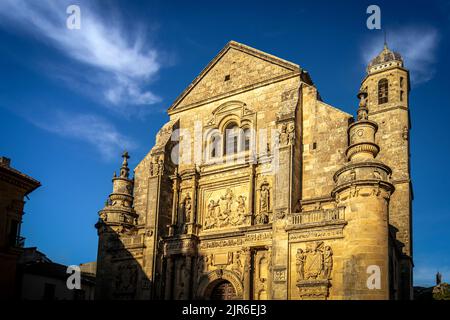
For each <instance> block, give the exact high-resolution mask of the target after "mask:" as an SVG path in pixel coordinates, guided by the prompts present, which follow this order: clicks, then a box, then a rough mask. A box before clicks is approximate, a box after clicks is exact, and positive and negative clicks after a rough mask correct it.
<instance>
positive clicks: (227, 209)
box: [220, 189, 234, 212]
mask: <svg viewBox="0 0 450 320" xmlns="http://www.w3.org/2000/svg"><path fill="white" fill-rule="evenodd" d="M233 198H234V194H233V191H232V190H231V189H227V192H226V193H225V195H224V196H222V197H220V199H222V200H225V212H231V205H232V204H233Z"/></svg>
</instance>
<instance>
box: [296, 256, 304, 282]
mask: <svg viewBox="0 0 450 320" xmlns="http://www.w3.org/2000/svg"><path fill="white" fill-rule="evenodd" d="M305 260H306V255H305V253H304V252H303V250H302V249H297V255H296V264H295V265H296V266H297V280H303V279H304V277H305Z"/></svg>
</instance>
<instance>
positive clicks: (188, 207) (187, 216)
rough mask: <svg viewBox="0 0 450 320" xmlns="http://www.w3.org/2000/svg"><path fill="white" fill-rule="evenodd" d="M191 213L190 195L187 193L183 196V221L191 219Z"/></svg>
mask: <svg viewBox="0 0 450 320" xmlns="http://www.w3.org/2000/svg"><path fill="white" fill-rule="evenodd" d="M191 213H192V200H191V195H190V194H189V193H188V194H187V195H186V198H184V219H185V220H184V221H185V222H189V221H190V220H191Z"/></svg>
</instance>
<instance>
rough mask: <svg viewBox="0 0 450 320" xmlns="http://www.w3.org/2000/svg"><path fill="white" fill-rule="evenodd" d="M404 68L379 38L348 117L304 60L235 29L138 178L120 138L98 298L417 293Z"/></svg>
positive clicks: (102, 231) (174, 110) (172, 112)
mask: <svg viewBox="0 0 450 320" xmlns="http://www.w3.org/2000/svg"><path fill="white" fill-rule="evenodd" d="M408 79H409V78H408V72H407V70H406V69H404V68H403V62H402V60H401V57H400V56H399V55H398V54H396V53H394V52H392V51H390V50H389V49H388V48H387V47H386V48H385V49H384V50H383V51H382V52H381V53H380V55H379V56H378V57H376V58H375V59H374V60H373V61H372V63H371V64H370V65H369V67H368V74H367V77H366V78H365V79H364V81H363V82H362V85H361V88H360V92H359V94H358V98H359V99H360V102H359V108H358V112H357V118H356V119H354V118H353V117H352V116H351V115H350V114H347V113H345V112H343V111H340V110H338V109H336V108H334V107H332V106H330V105H328V104H326V103H324V102H323V101H322V100H321V98H320V95H319V93H318V91H317V88H316V87H315V86H314V84H313V82H312V80H311V77H310V76H309V74H308V72H307V71H305V70H303V69H302V68H300V67H299V66H298V65H296V64H293V63H291V62H288V61H285V60H282V59H280V58H277V57H274V56H272V55H269V54H266V53H263V52H261V51H258V50H256V49H253V48H250V47H248V46H245V45H242V44H239V43H237V42H233V41H232V42H230V43H228V44H227V45H226V46H225V47H224V48H223V49H222V50H221V51H220V53H219V54H218V55H217V56H216V57H215V58H214V59H213V60H212V61H211V62H210V63H209V64H208V65H207V66H206V68H205V69H204V70H203V71H202V72H201V73H200V75H199V76H198V77H197V78H196V79H195V80H194V81H193V82H192V83H191V84H190V85H189V86H188V88H187V89H186V90H185V91H184V92H183V93H182V94H181V95H180V96H179V97H178V99H177V100H176V101H175V102H174V103H173V105H172V106H171V107H170V108H169V110H168V113H169V116H170V121H169V122H168V123H166V124H165V125H164V126H163V127H162V128H161V130H160V131H159V133H158V134H157V137H156V143H155V146H154V147H153V148H152V149H151V151H150V152H149V153H148V154H147V156H146V157H145V158H144V159H143V160H142V161H141V162H140V163H139V164H138V166H137V167H136V168H135V170H134V178H133V179H131V178H130V177H129V169H128V164H127V159H128V154H126V153H125V154H124V162H123V164H122V168H121V172H120V175H118V176H116V175H114V177H113V185H114V187H113V193H112V194H111V195H110V196H109V198H108V200H107V202H106V205H105V207H104V208H103V209H102V210H101V211H100V213H99V214H100V219H99V222H98V223H97V225H96V227H97V229H98V234H99V252H98V261H97V288H96V295H97V298H98V299H219V298H223V299H255V300H257V299H409V298H411V294H412V290H411V289H412V286H411V284H412V258H411V201H412V197H411V182H410V178H409V139H408V137H409V118H408V93H409V82H408ZM380 80H383V81H381V82H380ZM386 82H387V86H386ZM386 100H387V101H386Z"/></svg>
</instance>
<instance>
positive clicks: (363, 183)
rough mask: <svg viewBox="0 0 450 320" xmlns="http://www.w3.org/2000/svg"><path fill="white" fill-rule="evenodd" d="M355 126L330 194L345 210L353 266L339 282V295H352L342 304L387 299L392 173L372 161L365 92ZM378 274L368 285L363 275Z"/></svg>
mask: <svg viewBox="0 0 450 320" xmlns="http://www.w3.org/2000/svg"><path fill="white" fill-rule="evenodd" d="M358 98H359V99H360V102H359V108H358V112H357V114H358V115H357V121H356V122H354V123H352V124H351V125H350V126H349V128H348V134H349V146H348V148H347V151H346V155H347V159H348V162H347V163H346V164H345V165H344V166H343V167H342V168H341V169H339V170H338V171H337V172H336V173H335V175H334V181H335V183H336V186H335V188H334V190H333V192H332V195H333V196H334V197H335V199H336V202H337V203H338V205H339V206H342V207H345V217H346V220H347V222H348V224H347V226H346V227H345V229H344V236H345V238H346V239H347V243H348V246H347V247H346V252H347V254H348V256H349V257H351V259H352V261H349V264H352V265H354V266H355V267H354V269H353V271H352V272H351V273H348V274H345V275H344V278H343V287H344V291H347V289H348V291H349V292H351V291H353V292H357V294H356V295H355V294H353V296H352V297H350V296H349V297H346V296H344V297H343V298H344V299H346V298H348V299H350V298H353V299H388V298H389V272H390V271H389V267H388V262H389V247H388V245H389V243H388V239H389V235H388V232H389V226H388V216H389V210H388V204H389V199H390V196H391V194H392V192H393V191H394V186H393V185H392V184H391V183H390V175H391V169H390V168H389V167H388V166H387V165H385V164H384V163H383V162H381V161H379V160H377V159H375V158H376V156H377V155H378V153H379V151H380V147H379V146H378V145H377V144H376V142H375V134H376V132H377V130H378V125H377V123H375V122H374V121H371V120H368V108H367V100H366V99H367V93H366V92H360V93H359V94H358ZM371 270H376V271H379V272H378V273H377V274H376V275H375V276H376V277H377V279H376V283H379V284H380V285H377V284H375V285H373V286H372V283H369V282H367V281H368V280H367V279H368V276H369V274H368V272H372V271H371Z"/></svg>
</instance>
